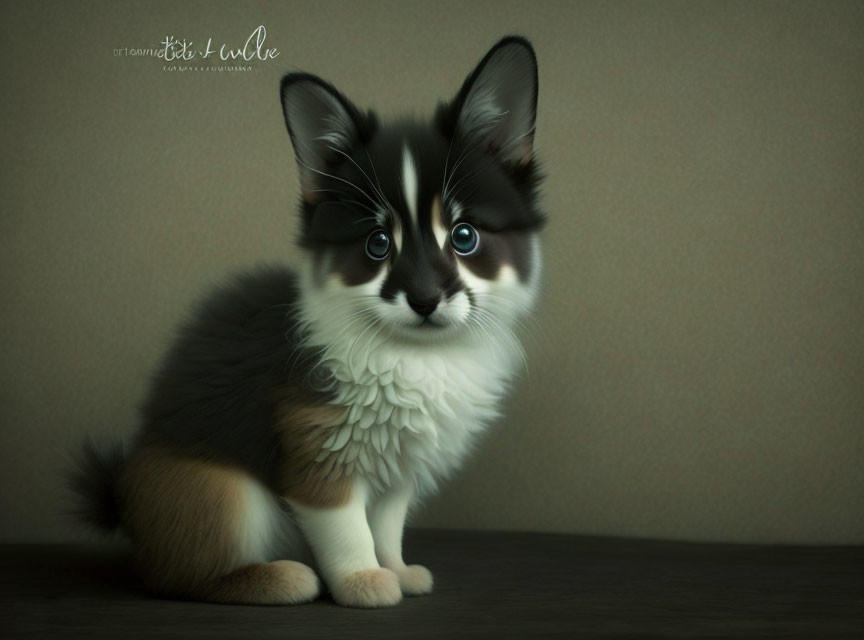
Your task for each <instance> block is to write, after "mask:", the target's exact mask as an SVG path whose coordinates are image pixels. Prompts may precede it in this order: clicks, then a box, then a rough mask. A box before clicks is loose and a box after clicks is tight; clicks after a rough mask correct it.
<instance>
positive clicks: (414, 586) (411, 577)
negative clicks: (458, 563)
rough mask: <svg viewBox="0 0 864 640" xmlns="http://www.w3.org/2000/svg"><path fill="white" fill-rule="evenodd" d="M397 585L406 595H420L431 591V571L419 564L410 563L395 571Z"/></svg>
mask: <svg viewBox="0 0 864 640" xmlns="http://www.w3.org/2000/svg"><path fill="white" fill-rule="evenodd" d="M396 575H397V576H399V586H400V587H401V588H402V593H403V594H405V595H406V596H422V595H425V594H427V593H431V592H432V583H433V580H432V572H431V571H429V569H427V568H426V567H424V566H423V565H420V564H411V565H408V566H407V567H405V568H404V569H399V570H397V571H396Z"/></svg>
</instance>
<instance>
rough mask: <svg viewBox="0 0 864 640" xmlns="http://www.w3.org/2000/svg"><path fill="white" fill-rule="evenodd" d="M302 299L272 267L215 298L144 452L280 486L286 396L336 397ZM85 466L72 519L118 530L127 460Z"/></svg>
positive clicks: (172, 369)
mask: <svg viewBox="0 0 864 640" xmlns="http://www.w3.org/2000/svg"><path fill="white" fill-rule="evenodd" d="M297 296H298V294H297V285H296V276H295V274H294V273H293V272H292V271H291V270H289V269H287V268H285V267H266V268H259V269H257V270H254V271H251V272H249V273H246V274H243V275H240V276H238V277H236V278H234V279H233V281H232V282H231V283H230V284H228V285H227V286H222V287H219V288H217V289H216V290H215V291H214V292H212V293H211V294H210V295H209V296H208V297H206V298H205V299H204V301H203V302H202V303H201V304H200V305H199V306H198V309H197V310H196V311H195V313H194V314H193V315H192V317H191V318H190V320H189V321H188V322H187V323H186V324H185V325H184V326H183V327H182V328H181V329H180V331H179V332H178V334H177V336H176V337H175V339H174V342H173V344H172V346H171V348H170V349H169V350H168V352H167V354H166V356H165V358H164V360H163V361H162V364H161V365H160V367H159V369H158V371H157V373H156V375H155V376H154V379H153V381H152V384H151V385H150V390H149V393H148V396H147V399H146V401H145V403H144V406H143V408H142V418H141V429H140V431H139V435H138V438H139V444H155V445H159V444H165V445H168V446H170V447H171V448H172V449H173V450H175V451H176V450H183V449H186V450H188V451H190V453H194V454H195V455H196V456H197V457H199V458H211V459H215V460H222V461H225V462H230V463H234V464H237V465H240V466H242V467H243V468H245V469H247V470H248V471H249V472H251V473H252V474H253V475H255V476H257V477H258V478H260V479H261V480H262V481H264V482H265V483H268V484H272V483H273V480H274V472H275V465H276V462H277V461H278V459H279V457H280V453H281V448H280V447H281V443H280V440H279V438H278V436H277V434H276V432H275V431H274V419H273V418H274V412H275V410H276V405H277V402H278V399H279V397H280V392H281V393H283V394H284V393H286V392H287V393H301V394H302V395H303V396H304V397H305V398H309V399H315V398H319V399H321V400H322V401H323V400H325V399H326V397H327V394H326V392H325V391H322V389H324V388H325V387H326V383H327V372H326V371H325V370H324V369H323V367H321V366H318V365H319V360H318V353H317V352H316V351H315V350H311V349H304V348H303V347H302V346H301V344H300V338H301V327H300V325H299V322H298V314H297V304H298V299H297ZM75 462H76V464H75V465H74V469H73V470H72V472H71V474H70V478H69V483H70V486H71V488H72V490H73V491H74V493H75V494H76V497H77V500H76V501H75V504H74V505H73V507H72V509H71V511H72V513H73V514H75V515H76V516H78V517H79V518H81V519H83V520H84V521H85V522H87V523H88V524H91V525H93V526H96V527H97V528H100V529H103V530H111V529H114V528H116V527H117V526H118V525H119V524H120V518H119V513H118V511H119V504H118V500H117V496H116V488H117V481H118V478H119V476H120V474H121V473H122V467H123V464H124V462H125V452H124V451H123V450H122V449H121V448H119V447H116V448H113V449H110V450H109V449H97V448H96V447H95V446H94V445H93V444H92V443H89V442H88V443H87V444H86V446H85V448H84V450H83V452H82V453H81V454H80V455H79V456H78V458H77V459H76V461H75Z"/></svg>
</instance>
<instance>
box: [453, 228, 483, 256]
mask: <svg viewBox="0 0 864 640" xmlns="http://www.w3.org/2000/svg"><path fill="white" fill-rule="evenodd" d="M450 244H451V245H453V250H454V251H455V252H456V253H458V254H459V255H460V256H467V255H471V254H472V253H474V252H475V251H477V245H478V244H480V236H479V235H478V234H477V229H475V228H474V227H472V226H471V225H470V224H468V223H467V222H460V223H459V224H457V225H456V226H454V227H453V229H452V230H451V231H450Z"/></svg>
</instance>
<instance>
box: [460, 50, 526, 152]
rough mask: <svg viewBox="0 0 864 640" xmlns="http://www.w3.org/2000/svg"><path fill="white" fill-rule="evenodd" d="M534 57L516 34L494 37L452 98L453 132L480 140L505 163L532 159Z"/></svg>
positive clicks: (475, 142)
mask: <svg viewBox="0 0 864 640" xmlns="http://www.w3.org/2000/svg"><path fill="white" fill-rule="evenodd" d="M537 87H538V77H537V58H536V56H535V54H534V49H533V48H532V47H531V43H530V42H528V40H526V39H525V38H522V37H520V36H508V37H506V38H504V39H503V40H501V41H500V42H498V43H497V44H496V45H495V46H494V47H492V49H490V50H489V53H487V54H486V56H485V57H484V58H483V60H481V61H480V64H478V65H477V68H476V69H474V71H473V72H472V73H471V74H470V75H469V76H468V78H467V79H466V80H465V83H464V84H463V85H462V89H461V90H460V91H459V94H458V95H457V96H456V99H455V100H454V101H453V108H454V109H455V111H456V113H457V115H456V135H458V136H463V137H465V138H467V139H469V140H472V141H473V142H474V144H478V143H479V144H482V145H483V146H484V148H485V150H486V151H487V152H489V153H492V154H493V155H496V156H498V157H499V158H500V159H501V160H502V161H503V162H504V163H506V164H509V165H512V166H519V165H525V164H527V163H529V162H530V161H531V158H532V154H533V148H534V121H535V118H536V113H537Z"/></svg>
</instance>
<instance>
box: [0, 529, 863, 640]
mask: <svg viewBox="0 0 864 640" xmlns="http://www.w3.org/2000/svg"><path fill="white" fill-rule="evenodd" d="M405 548H406V559H407V560H408V561H409V562H419V563H422V564H425V565H427V566H428V567H429V568H430V569H431V570H432V572H433V573H434V574H435V580H436V589H435V591H434V593H432V594H431V595H429V596H425V597H420V598H408V599H406V600H405V601H404V602H403V603H402V604H401V605H399V606H397V607H395V608H391V609H381V610H355V609H345V608H342V607H338V606H336V605H335V604H334V603H333V601H332V600H331V599H330V598H329V597H328V596H323V597H322V598H320V599H319V600H318V601H316V602H314V603H312V604H307V605H301V606H297V607H249V606H228V605H217V604H205V603H198V602H182V601H171V600H162V599H158V598H155V597H152V596H150V595H149V594H147V593H146V592H144V591H143V590H142V589H141V587H140V586H139V585H138V582H137V580H136V576H135V572H134V569H133V567H132V564H131V561H130V558H129V553H128V551H126V550H125V549H123V548H122V547H118V546H116V545H115V546H113V547H111V546H80V545H79V546H72V545H53V546H52V545H5V546H0V602H2V614H0V616H2V618H0V637H2V638H53V637H88V638H136V637H175V638H197V637H201V638H284V639H293V638H327V639H329V638H367V637H369V638H421V637H429V638H463V637H466V638H467V637H513V638H535V637H552V636H557V637H567V638H573V637H603V638H607V637H608V638H622V637H655V638H661V637H664V638H665V637H668V638H687V637H696V638H739V637H740V638H744V637H784V638H789V637H797V638H814V639H818V638H841V637H842V638H864V547H860V546H859V547H819V546H813V547H802V546H760V545H730V544H702V543H685V542H662V541H647V540H626V539H616V538H597V537H584V536H571V535H554V534H536V533H502V532H463V531H437V530H412V531H409V532H408V533H407V534H406V541H405Z"/></svg>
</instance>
